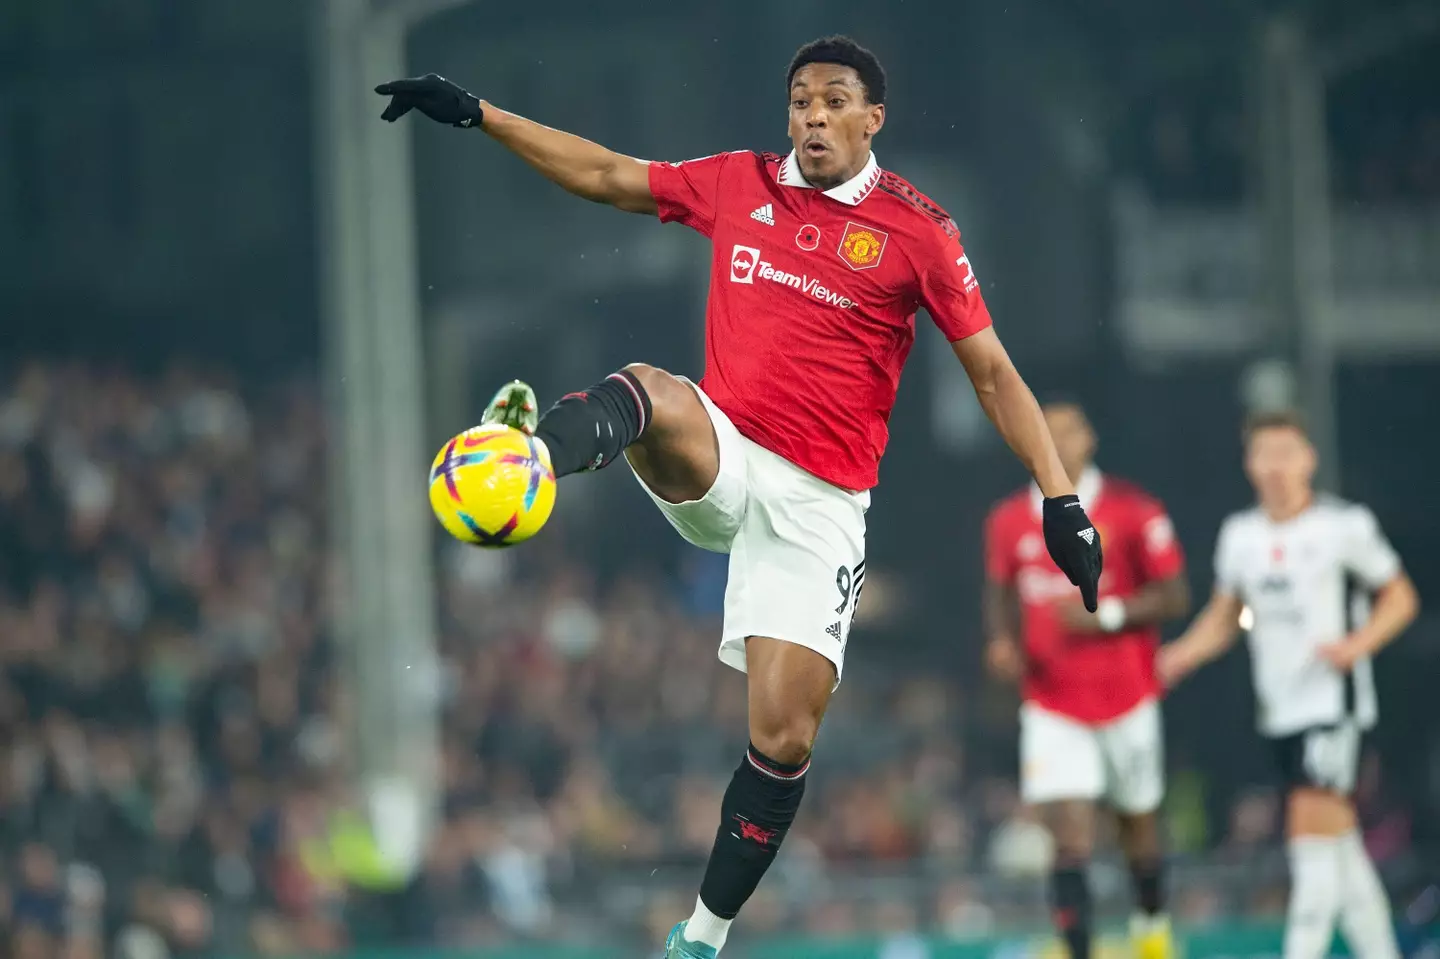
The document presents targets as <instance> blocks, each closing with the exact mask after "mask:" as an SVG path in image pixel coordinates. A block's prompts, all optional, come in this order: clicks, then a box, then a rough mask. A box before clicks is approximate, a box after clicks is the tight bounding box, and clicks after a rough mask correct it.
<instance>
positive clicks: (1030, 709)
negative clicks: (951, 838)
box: [1020, 699, 1165, 814]
mask: <svg viewBox="0 0 1440 959" xmlns="http://www.w3.org/2000/svg"><path fill="white" fill-rule="evenodd" d="M1164 741H1165V737H1164V733H1163V731H1162V729H1161V724H1160V704H1159V703H1157V702H1156V701H1155V700H1153V699H1147V700H1145V701H1144V702H1142V703H1140V704H1139V705H1137V706H1135V707H1134V708H1133V709H1131V710H1130V711H1129V712H1127V713H1125V714H1124V715H1122V716H1118V717H1116V718H1115V719H1112V720H1111V721H1110V722H1108V723H1105V724H1103V725H1100V726H1091V725H1089V724H1087V723H1083V722H1081V721H1079V720H1078V719H1071V718H1070V717H1069V716H1062V715H1060V714H1059V713H1054V712H1050V711H1049V710H1045V709H1041V708H1040V707H1039V706H1037V705H1035V704H1034V703H1025V704H1024V705H1022V706H1021V707H1020V794H1021V796H1022V798H1023V799H1024V800H1025V802H1027V803H1031V804H1037V803H1047V802H1059V801H1062V800H1066V799H1087V800H1091V801H1097V800H1103V801H1104V802H1105V803H1106V804H1108V805H1109V806H1111V807H1113V808H1114V809H1116V810H1118V811H1119V812H1122V813H1129V814H1138V813H1147V812H1153V811H1154V810H1156V809H1158V808H1159V806H1160V801H1161V799H1163V798H1164V796H1165V750H1164Z"/></svg>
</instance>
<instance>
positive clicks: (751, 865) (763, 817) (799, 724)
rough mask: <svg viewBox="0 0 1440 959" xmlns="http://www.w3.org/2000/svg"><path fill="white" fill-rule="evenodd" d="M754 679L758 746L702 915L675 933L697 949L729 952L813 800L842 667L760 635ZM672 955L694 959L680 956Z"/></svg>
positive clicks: (738, 785) (721, 842)
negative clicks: (821, 738) (816, 759)
mask: <svg viewBox="0 0 1440 959" xmlns="http://www.w3.org/2000/svg"><path fill="white" fill-rule="evenodd" d="M745 654H746V659H747V664H748V673H749V696H750V708H749V715H750V746H749V748H748V749H747V750H746V753H745V756H744V758H743V759H741V761H740V765H739V766H738V767H737V768H736V770H735V772H734V774H733V775H732V776H731V778H730V785H729V786H728V787H727V788H726V790H725V798H724V799H723V800H722V801H721V804H720V826H719V829H718V830H717V831H716V834H715V844H714V846H713V847H712V848H711V850H710V860H709V862H708V863H707V864H706V866H705V877H704V879H703V880H702V882H701V884H700V896H699V898H698V899H697V900H696V903H695V912H694V914H693V915H691V917H690V918H689V919H688V920H686V922H685V923H684V924H683V927H676V931H675V933H673V934H672V943H671V945H672V946H674V945H675V944H676V943H677V942H678V941H680V940H681V939H682V938H683V941H684V942H685V943H686V944H687V945H689V946H690V947H691V948H690V953H689V954H693V955H699V956H702V957H703V956H704V955H705V954H704V953H703V952H701V951H700V950H698V949H695V948H694V947H695V946H700V947H703V948H710V949H714V950H716V951H717V952H718V951H719V949H720V948H721V947H722V946H724V945H725V940H726V938H727V936H728V935H729V930H730V924H731V923H732V922H733V921H734V919H735V917H736V916H737V915H739V913H740V909H741V907H742V906H744V905H745V903H746V901H747V900H748V899H749V898H750V896H751V894H753V893H754V892H755V888H756V887H757V886H758V885H759V884H760V880H761V878H762V877H763V876H764V875H765V872H766V870H768V869H769V868H770V864H771V863H772V862H773V861H774V859H775V854H776V853H777V852H779V850H780V844H781V842H782V841H784V839H785V834H786V833H787V832H788V831H789V830H790V825H791V823H793V822H794V821H795V814H796V812H797V811H798V810H799V808H800V800H801V798H802V797H803V796H804V795H805V778H806V777H805V774H806V772H807V771H808V770H809V767H810V752H811V750H812V749H813V748H814V745H815V736H816V734H817V733H818V732H819V730H820V721H821V719H823V718H824V715H825V707H826V705H827V704H828V703H829V701H830V693H831V691H832V690H833V689H834V687H835V666H834V664H832V663H831V662H830V661H829V660H828V659H826V658H825V657H824V656H822V655H820V654H819V653H817V652H815V651H814V650H812V649H807V648H806V647H804V646H799V645H796V644H794V643H789V642H784V641H781V640H776V639H768V638H765V637H760V636H752V637H750V638H749V639H748V640H746V643H745ZM671 954H672V955H677V956H686V955H687V953H686V952H681V951H678V950H676V951H674V952H672V953H671Z"/></svg>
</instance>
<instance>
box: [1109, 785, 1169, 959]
mask: <svg viewBox="0 0 1440 959" xmlns="http://www.w3.org/2000/svg"><path fill="white" fill-rule="evenodd" d="M1117 821H1118V823H1119V827H1120V830H1119V832H1120V848H1121V850H1122V851H1123V852H1124V854H1125V862H1126V864H1127V865H1128V866H1129V867H1130V881H1131V884H1132V887H1133V889H1134V892H1135V909H1136V914H1135V918H1134V919H1133V920H1132V922H1131V924H1130V937H1131V940H1132V941H1133V942H1134V945H1135V953H1136V955H1137V956H1138V957H1139V959H1168V957H1169V956H1171V955H1172V954H1173V952H1174V949H1173V946H1172V941H1171V935H1170V921H1169V918H1168V916H1167V915H1166V912H1165V851H1164V843H1163V841H1162V839H1161V835H1160V816H1159V814H1158V813H1157V812H1155V811H1154V810H1152V811H1150V812H1143V813H1135V814H1129V813H1123V812H1122V813H1118V814H1117Z"/></svg>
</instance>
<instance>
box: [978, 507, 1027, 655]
mask: <svg viewBox="0 0 1440 959" xmlns="http://www.w3.org/2000/svg"><path fill="white" fill-rule="evenodd" d="M1009 545H1010V540H1009V539H1008V538H1007V537H1006V536H1005V535H1004V531H1003V528H1002V520H1001V514H1000V513H999V512H998V511H997V512H995V513H992V514H991V515H990V519H989V520H988V521H987V522H986V524H985V587H984V590H983V591H982V592H981V597H980V610H981V615H982V617H983V619H984V625H985V665H986V667H987V668H988V669H989V670H990V672H991V674H992V675H994V676H995V677H996V678H997V679H1003V680H1006V681H1014V680H1017V679H1019V678H1020V675H1021V673H1022V672H1023V671H1024V666H1025V657H1024V652H1023V650H1022V648H1021V646H1020V593H1019V591H1018V590H1017V589H1016V588H1015V572H1016V571H1015V559H1014V550H1013V549H1009V548H1007V547H1008V546H1009Z"/></svg>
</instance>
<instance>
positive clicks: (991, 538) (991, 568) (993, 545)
mask: <svg viewBox="0 0 1440 959" xmlns="http://www.w3.org/2000/svg"><path fill="white" fill-rule="evenodd" d="M1005 512H1006V511H1005V504H1004V503H1001V504H1000V505H999V506H996V507H995V508H994V509H993V510H991V511H990V516H989V518H987V519H986V520H985V578H986V579H988V580H990V582H992V583H996V584H998V585H1000V586H1009V585H1010V584H1012V583H1014V582H1015V574H1016V572H1017V570H1016V565H1015V538H1014V536H1012V535H1011V532H1010V526H1009V524H1008V523H1006V522H1005Z"/></svg>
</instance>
